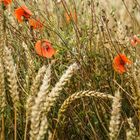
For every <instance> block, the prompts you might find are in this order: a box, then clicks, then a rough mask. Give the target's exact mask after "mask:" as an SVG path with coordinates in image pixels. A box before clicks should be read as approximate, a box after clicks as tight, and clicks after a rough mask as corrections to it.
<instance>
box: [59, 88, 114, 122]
mask: <svg viewBox="0 0 140 140" xmlns="http://www.w3.org/2000/svg"><path fill="white" fill-rule="evenodd" d="M83 97H95V98H103V99H105V98H106V99H113V96H111V95H108V94H105V93H101V92H96V91H89V90H87V91H80V92H77V93H74V94H72V95H71V96H69V97H68V98H67V99H66V100H65V101H64V103H63V104H62V105H61V108H60V109H59V112H58V118H61V116H63V114H64V113H65V112H66V111H67V110H68V108H69V106H70V105H71V104H72V103H73V102H74V101H75V100H77V99H80V98H83ZM58 120H59V119H58Z"/></svg>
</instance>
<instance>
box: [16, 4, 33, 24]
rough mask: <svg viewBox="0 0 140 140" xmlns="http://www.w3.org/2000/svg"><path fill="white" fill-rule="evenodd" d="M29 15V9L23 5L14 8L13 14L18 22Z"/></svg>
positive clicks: (26, 18)
mask: <svg viewBox="0 0 140 140" xmlns="http://www.w3.org/2000/svg"><path fill="white" fill-rule="evenodd" d="M31 15H32V13H31V11H30V10H29V9H28V8H27V7H26V6H24V5H23V6H21V7H19V8H17V9H15V16H16V18H17V20H18V22H22V21H23V18H24V19H25V20H28V19H29V18H30V17H31Z"/></svg>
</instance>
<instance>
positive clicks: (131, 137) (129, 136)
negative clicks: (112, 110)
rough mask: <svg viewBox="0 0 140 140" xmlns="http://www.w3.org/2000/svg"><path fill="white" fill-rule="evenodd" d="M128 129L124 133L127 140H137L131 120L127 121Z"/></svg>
mask: <svg viewBox="0 0 140 140" xmlns="http://www.w3.org/2000/svg"><path fill="white" fill-rule="evenodd" d="M128 124H129V129H128V130H127V131H126V137H127V140H138V139H137V138H138V134H137V130H136V128H135V126H134V124H133V122H132V119H131V118H129V119H128Z"/></svg>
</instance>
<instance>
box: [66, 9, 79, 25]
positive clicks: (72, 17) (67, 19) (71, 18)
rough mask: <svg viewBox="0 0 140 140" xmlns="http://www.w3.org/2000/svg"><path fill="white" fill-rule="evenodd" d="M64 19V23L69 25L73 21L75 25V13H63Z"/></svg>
mask: <svg viewBox="0 0 140 140" xmlns="http://www.w3.org/2000/svg"><path fill="white" fill-rule="evenodd" d="M65 18H66V23H67V24H69V23H70V21H71V20H73V21H74V22H75V23H77V14H76V12H74V13H72V12H71V13H70V15H68V13H67V12H66V13H65Z"/></svg>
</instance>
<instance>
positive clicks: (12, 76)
mask: <svg viewBox="0 0 140 140" xmlns="http://www.w3.org/2000/svg"><path fill="white" fill-rule="evenodd" d="M4 68H5V70H6V76H7V81H8V86H9V91H10V96H11V98H12V101H13V104H14V107H15V108H17V106H18V103H19V92H18V85H17V73H16V68H15V65H14V60H13V58H12V55H11V50H10V49H9V48H7V47H6V46H4Z"/></svg>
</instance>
